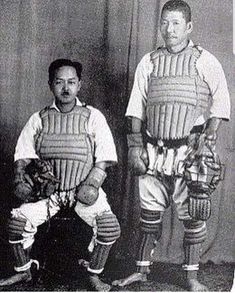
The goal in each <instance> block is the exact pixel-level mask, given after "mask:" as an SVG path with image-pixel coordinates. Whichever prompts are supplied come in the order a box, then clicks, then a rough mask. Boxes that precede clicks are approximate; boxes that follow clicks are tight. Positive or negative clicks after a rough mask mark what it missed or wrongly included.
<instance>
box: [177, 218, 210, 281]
mask: <svg viewBox="0 0 235 293" xmlns="http://www.w3.org/2000/svg"><path fill="white" fill-rule="evenodd" d="M184 226H185V234H184V252H185V262H184V263H185V264H184V265H183V269H184V270H185V271H186V272H187V278H196V277H197V271H198V269H199V261H200V255H201V247H202V243H203V242H204V241H205V239H206V223H205V222H203V221H184Z"/></svg>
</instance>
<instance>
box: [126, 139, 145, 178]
mask: <svg viewBox="0 0 235 293" xmlns="http://www.w3.org/2000/svg"><path fill="white" fill-rule="evenodd" d="M127 144H128V148H129V150H128V166H129V168H130V170H131V171H132V172H133V173H134V175H138V176H140V175H144V174H146V172H147V168H148V165H149V160H148V153H147V151H146V149H145V147H144V143H143V136H142V134H141V133H131V134H128V135H127Z"/></svg>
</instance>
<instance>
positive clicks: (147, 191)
mask: <svg viewBox="0 0 235 293" xmlns="http://www.w3.org/2000/svg"><path fill="white" fill-rule="evenodd" d="M147 151H148V155H149V169H148V172H147V174H145V175H143V176H140V177H139V193H140V206H141V208H143V209H147V210H154V211H160V212H164V211H165V210H166V209H167V208H168V207H169V206H170V204H171V203H173V202H174V203H175V204H176V209H177V212H178V217H179V219H181V220H188V219H190V216H189V214H188V203H187V201H188V192H187V187H186V183H185V181H184V180H183V178H182V176H181V177H180V175H182V162H183V160H184V159H185V156H186V151H187V146H186V145H183V146H181V147H180V148H178V149H177V150H176V151H175V150H174V149H168V148H164V151H163V152H159V149H158V147H157V146H153V145H151V144H149V143H148V144H147ZM157 174H158V175H157ZM159 174H162V178H160V177H159ZM170 177H171V179H170Z"/></svg>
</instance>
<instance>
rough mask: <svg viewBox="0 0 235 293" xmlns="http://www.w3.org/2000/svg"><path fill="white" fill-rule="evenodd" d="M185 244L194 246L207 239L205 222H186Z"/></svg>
mask: <svg viewBox="0 0 235 293" xmlns="http://www.w3.org/2000/svg"><path fill="white" fill-rule="evenodd" d="M183 223H184V244H186V245H194V244H198V243H202V242H204V241H205V239H206V232H207V230H206V223H205V222H204V221H190V220H189V221H184V222H183Z"/></svg>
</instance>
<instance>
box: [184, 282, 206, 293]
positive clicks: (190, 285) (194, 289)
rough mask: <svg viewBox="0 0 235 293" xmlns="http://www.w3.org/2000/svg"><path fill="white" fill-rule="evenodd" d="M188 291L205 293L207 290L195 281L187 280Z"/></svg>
mask: <svg viewBox="0 0 235 293" xmlns="http://www.w3.org/2000/svg"><path fill="white" fill-rule="evenodd" d="M186 283H187V287H188V289H189V291H192V292H199V291H200V292H207V291H209V290H208V288H207V287H206V286H205V285H203V284H201V283H200V282H199V281H198V280H197V279H187V281H186Z"/></svg>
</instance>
